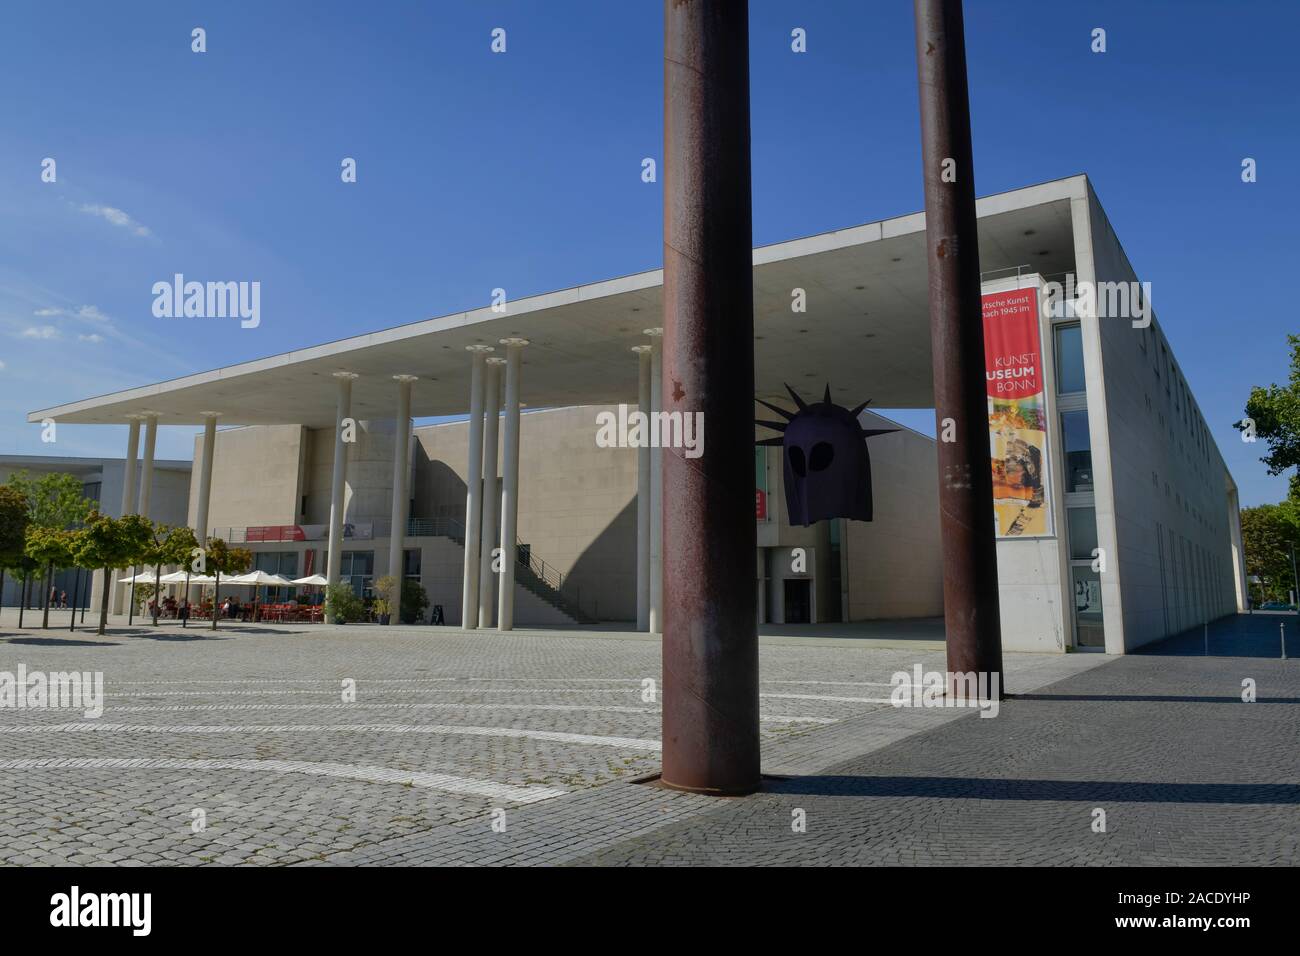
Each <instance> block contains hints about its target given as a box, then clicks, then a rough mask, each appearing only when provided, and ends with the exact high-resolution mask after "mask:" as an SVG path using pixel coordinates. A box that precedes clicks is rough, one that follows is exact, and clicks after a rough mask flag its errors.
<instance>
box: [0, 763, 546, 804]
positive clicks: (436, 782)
mask: <svg viewBox="0 0 1300 956" xmlns="http://www.w3.org/2000/svg"><path fill="white" fill-rule="evenodd" d="M0 770H271V771H277V772H279V773H304V774H309V775H311V776H315V777H339V778H343V779H348V780H365V781H367V782H369V783H400V784H403V785H410V786H415V787H421V788H424V789H427V790H442V791H446V792H447V793H463V794H469V795H471V796H476V797H490V798H493V799H504V800H510V801H511V802H513V803H537V802H538V801H540V800H550V799H551V798H552V797H561V796H564V794H565V793H566V792H567V791H565V790H557V789H555V788H554V787H542V786H537V785H526V786H522V787H514V786H510V785H509V784H504V783H492V782H491V781H488V780H471V779H469V778H468V777H457V776H453V775H452V774H449V773H431V772H428V771H417V770H391V769H389V768H388V767H354V766H349V765H347V764H339V763H310V762H307V761H302V760H196V759H189V760H181V759H174V758H169V757H33V758H28V759H21V760H0Z"/></svg>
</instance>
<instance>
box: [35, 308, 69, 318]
mask: <svg viewBox="0 0 1300 956" xmlns="http://www.w3.org/2000/svg"><path fill="white" fill-rule="evenodd" d="M62 314H63V310H62V309H37V310H36V311H35V312H33V313H32V315H39V316H42V317H43V316H47V315H62Z"/></svg>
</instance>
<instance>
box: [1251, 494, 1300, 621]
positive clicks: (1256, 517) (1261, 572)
mask: <svg viewBox="0 0 1300 956" xmlns="http://www.w3.org/2000/svg"><path fill="white" fill-rule="evenodd" d="M1241 543H1242V547H1243V548H1244V549H1245V552H1246V574H1247V575H1253V576H1258V577H1259V579H1260V581H1261V582H1262V585H1263V592H1264V599H1265V600H1279V601H1281V600H1286V599H1287V597H1288V592H1289V591H1291V590H1292V589H1293V588H1295V576H1294V573H1293V570H1292V565H1291V548H1292V546H1297V547H1300V508H1297V506H1296V505H1295V504H1294V503H1292V502H1290V501H1285V502H1283V503H1282V504H1279V505H1260V506H1259V507H1257V508H1242V509H1241Z"/></svg>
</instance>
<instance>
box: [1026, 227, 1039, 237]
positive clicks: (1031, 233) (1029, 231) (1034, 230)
mask: <svg viewBox="0 0 1300 956" xmlns="http://www.w3.org/2000/svg"><path fill="white" fill-rule="evenodd" d="M1037 231H1038V230H1037V229H1026V230H1025V235H1026V236H1032V235H1033V234H1034V233H1036V232H1037Z"/></svg>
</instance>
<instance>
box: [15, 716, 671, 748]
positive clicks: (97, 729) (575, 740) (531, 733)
mask: <svg viewBox="0 0 1300 956" xmlns="http://www.w3.org/2000/svg"><path fill="white" fill-rule="evenodd" d="M130 732H136V733H152V734H249V733H252V734H315V733H331V732H335V733H358V734H367V733H374V734H441V735H444V736H462V737H511V738H515V739H521V740H546V741H550V742H552V743H560V744H592V745H594V746H598V747H618V748H620V749H623V750H653V751H658V750H659V749H660V745H659V741H657V740H642V739H641V738H639V737H598V736H595V735H593V734H565V733H560V732H559V731H554V730H516V729H514V728H511V727H464V726H460V725H457V724H198V725H189V724H170V725H165V726H158V725H156V724H104V723H84V724H82V723H78V724H47V725H45V726H41V725H38V724H34V725H31V726H26V725H24V726H13V725H10V726H0V734H51V733H65V734H81V733H130Z"/></svg>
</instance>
